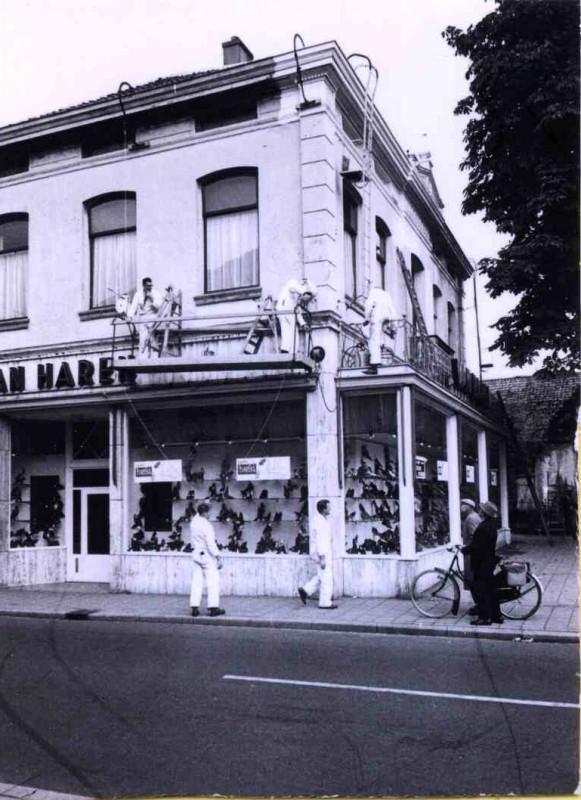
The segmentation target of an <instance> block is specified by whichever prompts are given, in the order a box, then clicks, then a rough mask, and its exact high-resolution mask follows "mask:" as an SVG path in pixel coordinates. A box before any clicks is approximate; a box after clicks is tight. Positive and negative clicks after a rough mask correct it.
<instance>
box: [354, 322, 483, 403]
mask: <svg viewBox="0 0 581 800" xmlns="http://www.w3.org/2000/svg"><path fill="white" fill-rule="evenodd" d="M342 337H343V349H342V356H341V369H343V370H348V369H362V368H364V367H366V366H367V365H368V363H369V350H368V346H367V338H366V336H365V325H364V324H362V323H357V324H354V325H348V324H344V325H343V333H342ZM381 360H382V365H385V366H393V365H397V364H402V365H403V364H406V365H408V366H411V367H413V368H414V369H416V370H417V371H418V372H420V373H422V375H425V376H426V377H427V378H430V379H431V380H433V381H434V382H435V383H438V384H439V385H440V386H443V387H445V388H446V389H449V390H450V391H451V392H453V393H454V394H456V395H458V396H459V397H462V399H469V400H471V401H472V402H473V403H475V404H476V405H482V406H486V407H488V405H489V392H488V388H487V387H486V386H485V385H484V384H483V383H482V382H481V381H480V380H479V379H478V378H477V377H476V376H475V375H472V374H471V373H470V372H468V370H466V368H465V367H464V365H463V364H461V363H460V362H459V360H458V359H457V358H455V357H454V356H453V354H452V351H451V350H450V348H448V347H447V345H445V344H444V343H443V342H440V340H439V339H438V338H437V337H435V336H428V337H425V336H421V335H419V334H418V333H417V331H415V330H414V327H413V325H412V324H411V323H410V322H409V320H407V319H405V317H404V318H402V319H396V320H391V321H390V322H389V323H385V325H384V341H383V344H382V347H381Z"/></svg>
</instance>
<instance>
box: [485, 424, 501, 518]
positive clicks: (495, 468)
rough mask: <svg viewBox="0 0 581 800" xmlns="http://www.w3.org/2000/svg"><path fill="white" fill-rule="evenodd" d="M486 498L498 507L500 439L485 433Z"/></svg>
mask: <svg viewBox="0 0 581 800" xmlns="http://www.w3.org/2000/svg"><path fill="white" fill-rule="evenodd" d="M486 439H487V445H488V499H489V500H492V502H493V503H495V504H496V505H497V507H499V508H500V439H499V438H498V436H494V435H493V434H490V433H487V435H486Z"/></svg>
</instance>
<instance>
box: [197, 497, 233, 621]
mask: <svg viewBox="0 0 581 800" xmlns="http://www.w3.org/2000/svg"><path fill="white" fill-rule="evenodd" d="M209 515H210V506H209V505H208V504H207V503H200V505H199V506H198V513H197V514H196V516H195V517H194V518H193V519H192V521H191V523H190V531H191V534H192V565H193V573H192V591H191V593H190V606H191V607H192V617H199V615H200V604H201V602H202V591H203V588H204V577H205V579H206V589H207V592H208V613H209V615H210V616H211V617H219V616H220V615H221V614H225V613H226V612H225V611H224V609H223V608H220V575H219V574H218V570H221V569H222V559H221V557H220V550H219V549H218V545H217V544H216V537H215V536H214V528H213V526H212V523H211V522H210V520H209V519H208V517H209Z"/></svg>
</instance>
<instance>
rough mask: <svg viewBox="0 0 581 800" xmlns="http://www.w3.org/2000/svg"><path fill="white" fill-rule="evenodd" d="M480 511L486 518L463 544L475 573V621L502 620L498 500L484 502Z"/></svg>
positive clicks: (481, 623)
mask: <svg viewBox="0 0 581 800" xmlns="http://www.w3.org/2000/svg"><path fill="white" fill-rule="evenodd" d="M480 514H481V516H482V517H483V522H481V523H480V525H479V526H478V527H477V528H476V530H475V532H474V536H473V537H472V542H471V543H470V544H469V545H467V546H466V547H464V548H462V550H463V552H467V553H469V554H470V560H471V563H472V571H473V573H474V596H475V599H476V606H477V608H478V619H475V620H473V621H472V623H471V624H472V625H491V624H492V623H493V622H496V623H499V624H502V621H503V620H502V614H501V613H500V606H499V603H498V599H497V596H496V587H495V585H494V578H493V574H494V569H495V567H496V564H497V562H498V558H497V555H496V539H497V536H498V529H499V528H500V521H499V519H498V509H497V507H496V506H495V505H494V503H489V502H486V503H482V505H481V506H480Z"/></svg>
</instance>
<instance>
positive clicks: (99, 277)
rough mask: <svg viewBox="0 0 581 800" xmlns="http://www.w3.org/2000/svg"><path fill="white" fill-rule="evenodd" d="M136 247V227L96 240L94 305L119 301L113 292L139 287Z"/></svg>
mask: <svg viewBox="0 0 581 800" xmlns="http://www.w3.org/2000/svg"><path fill="white" fill-rule="evenodd" d="M135 250H136V233H135V231H133V232H131V233H114V234H111V235H110V236H99V237H97V238H96V239H94V240H93V241H92V259H93V264H92V266H93V275H92V279H93V285H92V287H91V308H95V307H97V306H107V305H112V304H113V303H114V302H115V294H114V293H113V292H117V294H125V293H127V292H130V291H131V290H132V289H133V288H134V287H135V282H136V274H137V269H136V257H135ZM110 290H113V291H110Z"/></svg>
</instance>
